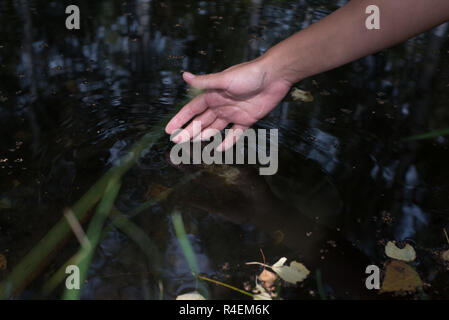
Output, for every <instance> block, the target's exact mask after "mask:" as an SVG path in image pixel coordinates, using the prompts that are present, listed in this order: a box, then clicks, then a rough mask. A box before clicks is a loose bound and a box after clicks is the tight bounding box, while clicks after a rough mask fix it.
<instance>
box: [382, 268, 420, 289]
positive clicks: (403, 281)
mask: <svg viewBox="0 0 449 320" xmlns="http://www.w3.org/2000/svg"><path fill="white" fill-rule="evenodd" d="M422 286H423V282H422V280H421V278H420V277H419V274H418V273H417V272H416V271H415V270H413V268H412V267H410V266H409V265H408V264H407V263H405V262H402V261H398V260H391V261H390V262H388V263H387V265H386V267H385V278H384V281H383V283H382V288H381V289H380V292H381V293H383V292H410V291H411V292H415V291H416V289H417V288H420V287H422Z"/></svg>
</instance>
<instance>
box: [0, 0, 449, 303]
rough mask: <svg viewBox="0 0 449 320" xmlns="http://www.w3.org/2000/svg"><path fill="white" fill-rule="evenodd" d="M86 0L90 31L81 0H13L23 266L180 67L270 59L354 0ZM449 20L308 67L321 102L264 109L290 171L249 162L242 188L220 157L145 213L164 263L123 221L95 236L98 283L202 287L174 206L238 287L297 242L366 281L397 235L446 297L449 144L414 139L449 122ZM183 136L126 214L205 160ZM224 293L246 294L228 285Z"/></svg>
mask: <svg viewBox="0 0 449 320" xmlns="http://www.w3.org/2000/svg"><path fill="white" fill-rule="evenodd" d="M78 3H79V6H80V9H81V14H82V24H81V30H79V31H76V32H75V31H68V30H66V29H64V28H63V26H64V21H65V17H66V15H65V14H64V11H65V7H66V5H68V4H69V2H67V1H51V2H49V1H40V0H28V1H27V0H16V1H13V0H9V1H2V3H1V4H0V21H2V28H1V29H0V124H1V126H0V133H1V139H0V177H1V179H0V200H1V202H0V203H1V206H0V232H1V233H0V253H2V254H4V255H5V256H6V257H7V258H8V270H7V271H10V270H11V269H12V268H13V267H14V265H15V264H16V263H17V262H18V261H19V260H20V258H21V257H23V256H24V255H25V253H27V252H28V251H29V250H30V249H31V248H32V246H33V245H34V244H35V243H36V242H37V241H38V240H39V239H41V238H42V236H43V235H44V234H45V233H46V232H47V231H48V230H49V229H50V227H51V226H52V225H53V224H54V223H55V222H56V221H57V220H58V218H59V217H61V214H62V212H63V209H64V208H65V207H68V206H70V205H71V204H73V203H74V202H75V201H76V200H78V199H79V198H80V196H81V195H82V194H83V193H84V192H85V191H86V190H87V189H88V188H89V186H90V185H92V183H93V182H94V181H96V179H98V178H99V177H100V176H101V174H102V173H103V172H105V171H106V169H107V168H109V167H110V166H113V165H114V164H116V163H117V161H118V159H119V158H120V157H121V156H122V155H124V154H125V153H126V151H127V150H128V149H129V147H130V146H131V144H132V143H133V142H134V141H136V140H137V139H138V138H139V137H141V136H142V135H143V134H145V133H147V132H148V131H149V130H150V129H151V128H152V126H153V125H154V124H155V123H157V122H158V121H159V120H160V119H161V118H162V117H163V116H164V115H166V114H167V113H168V112H170V111H171V110H174V108H176V107H177V104H179V103H180V101H182V100H183V99H184V98H185V97H186V86H185V84H184V83H183V81H182V79H181V77H180V72H181V70H189V71H192V72H198V73H202V72H215V71H219V70H222V69H224V68H226V67H228V66H230V65H232V64H235V63H238V62H242V61H246V60H248V59H252V58H254V57H257V56H259V55H260V54H262V53H263V52H264V51H265V50H266V49H267V48H269V47H270V46H271V45H273V44H275V43H277V42H278V41H280V40H281V39H283V38H285V37H287V36H288V35H290V34H292V33H294V32H295V31H297V30H300V29H301V28H304V27H306V26H308V25H310V24H311V23H313V22H316V21H317V20H319V19H321V18H322V17H324V16H326V15H327V14H329V12H331V11H332V10H334V9H336V8H338V7H339V6H341V5H343V4H344V3H345V1H337V0H322V1H320V0H310V1H287V0H286V1H269V0H251V1H224V0H223V1H182V2H181V1H170V0H167V1H154V0H153V1H151V0H135V1H128V2H122V1H78ZM447 34H448V33H447V25H443V26H441V27H439V28H437V29H435V30H433V31H432V32H428V33H426V34H423V35H421V36H419V37H417V38H415V39H413V40H410V41H408V42H407V43H405V44H403V45H399V46H397V47H395V48H393V49H390V50H386V51H383V52H381V53H379V54H376V55H374V56H370V57H367V58H364V59H361V60H359V61H357V62H355V63H353V64H350V65H347V66H344V67H342V68H339V69H337V70H334V71H331V72H327V73H325V74H322V75H318V76H316V77H313V78H311V79H307V80H305V81H303V82H302V83H301V84H299V85H298V86H299V87H301V88H302V89H306V90H310V91H311V92H312V93H313V95H314V97H315V101H314V102H313V103H310V104H305V103H298V102H294V101H292V100H291V99H290V98H289V97H287V98H286V99H285V100H284V101H283V102H282V103H281V105H280V106H279V107H278V108H277V109H275V110H274V111H273V112H272V113H271V114H270V115H268V116H267V117H266V118H265V119H264V120H263V121H261V122H260V123H259V124H258V126H259V127H263V128H279V129H280V154H279V156H280V159H279V172H278V174H277V175H275V176H273V177H268V178H266V179H265V178H262V177H260V176H257V175H255V174H254V172H253V171H254V170H253V169H255V168H246V167H245V168H240V167H238V168H237V170H238V171H237V180H236V181H237V182H238V183H237V184H231V185H229V184H227V183H228V182H229V181H228V180H226V179H223V175H224V176H225V177H226V174H227V173H226V172H225V173H223V172H221V171H218V172H217V171H214V170H211V171H209V172H208V174H207V175H204V176H202V178H201V179H199V180H197V181H194V182H192V184H190V185H189V186H187V187H185V188H183V189H182V190H180V191H179V192H176V193H175V195H174V196H173V198H171V201H169V202H168V203H165V202H164V203H161V204H159V205H154V206H152V207H151V208H149V209H147V210H146V211H145V212H144V213H142V214H140V215H139V216H137V217H135V218H134V219H133V221H134V222H135V223H136V224H137V225H138V226H139V227H141V228H142V230H143V231H144V232H145V233H146V234H147V235H148V236H149V237H150V238H151V239H152V240H153V241H154V242H155V244H156V245H157V247H158V248H159V249H160V252H162V253H163V267H162V268H161V270H160V274H159V276H158V277H155V276H154V274H153V273H152V272H150V270H151V268H150V265H151V262H149V258H148V257H147V256H145V254H144V253H143V252H142V250H140V249H139V247H138V246H137V245H136V244H135V243H134V242H133V241H132V240H131V239H129V238H128V237H126V236H125V235H124V234H122V233H120V232H119V231H114V232H112V233H110V234H109V235H108V237H107V238H106V239H104V240H103V241H102V243H101V245H100V247H99V249H98V250H97V253H96V255H95V258H94V261H93V263H92V265H91V268H90V270H89V282H88V285H87V286H86V288H87V290H85V291H84V298H117V299H126V298H149V299H156V298H158V297H159V295H160V293H161V288H163V290H162V294H163V297H164V298H173V297H175V296H176V295H178V294H180V293H184V292H186V291H189V290H191V289H193V288H194V287H195V280H194V279H193V278H192V276H191V274H190V271H189V269H188V266H187V263H186V261H185V260H184V257H183V255H182V253H181V250H180V247H179V244H178V242H177V240H176V237H175V236H174V231H173V230H172V226H171V222H170V219H169V217H168V216H169V213H170V212H171V210H172V209H173V207H178V208H181V210H182V214H183V219H184V222H185V224H186V229H187V232H188V234H189V239H190V240H191V243H192V244H193V246H194V249H195V252H196V254H197V259H198V261H199V264H200V270H201V271H202V272H204V273H205V274H207V275H208V276H210V277H216V278H218V279H220V280H222V281H224V282H226V283H230V284H233V285H235V286H237V287H243V283H244V282H247V281H251V282H252V281H253V277H254V275H255V274H256V273H257V270H256V269H254V267H252V268H250V267H249V266H245V265H244V263H245V262H247V261H260V256H259V248H262V249H263V250H264V253H265V255H266V256H267V259H268V260H269V261H270V262H275V261H276V260H277V259H278V258H279V257H281V256H287V257H289V258H291V259H297V260H298V261H302V262H304V263H305V264H306V265H307V266H310V268H311V270H316V269H320V270H321V271H322V274H323V280H324V283H325V288H326V290H327V292H328V294H329V295H331V296H335V297H347V296H349V297H358V296H364V295H365V294H366V293H364V292H363V289H360V286H361V282H362V280H361V279H362V276H363V271H364V269H363V268H364V266H366V265H367V264H368V263H370V262H374V263H376V264H379V265H380V264H381V263H382V261H384V259H385V257H384V256H383V245H384V244H385V242H386V241H387V240H390V239H396V240H410V241H413V242H414V244H415V246H416V248H417V251H418V257H422V260H421V261H422V262H423V263H422V264H419V265H417V266H416V267H417V270H418V271H420V272H421V273H420V274H421V276H422V278H423V280H424V281H425V282H428V283H431V284H432V289H429V290H427V291H426V292H427V293H428V294H429V295H430V296H432V297H446V298H447V297H448V296H449V292H448V291H447V288H446V291H444V288H442V285H444V283H447V279H446V282H444V281H441V279H445V278H444V276H442V275H441V274H442V273H441V272H442V271H443V270H442V268H441V267H439V266H438V263H437V260H438V257H437V256H435V255H434V254H433V253H432V252H431V250H429V249H432V248H434V249H443V248H444V246H445V243H444V236H443V233H442V229H443V227H446V228H447V229H449V224H448V218H447V217H448V214H449V209H448V208H449V205H448V204H449V198H448V197H449V196H448V195H449V183H448V181H449V176H448V172H449V171H448V170H447V163H448V160H449V153H448V146H449V142H448V140H447V138H439V139H436V140H428V141H418V142H417V141H412V142H410V141H405V140H404V138H406V137H409V136H411V135H413V134H416V133H422V132H426V131H428V130H430V129H438V128H445V127H447V123H448V120H449V111H447V110H448V109H447V105H446V103H445V102H446V101H448V92H449V88H448V85H449V72H448V68H447V66H448V64H449V61H448V59H449V53H448V52H449V42H448V41H447V38H448V37H447ZM169 148H170V143H169V141H168V137H166V139H162V140H161V141H159V143H158V145H157V146H156V147H154V148H153V149H152V151H151V152H149V153H148V154H146V155H145V157H143V158H142V159H141V160H140V161H139V162H138V164H137V165H136V166H134V167H133V168H132V170H131V171H130V172H128V173H127V174H126V176H125V177H124V181H123V187H122V190H121V192H120V195H119V198H118V201H117V202H116V205H117V207H118V208H119V209H120V210H121V211H122V212H123V213H127V212H129V211H130V210H132V209H133V208H135V207H137V206H138V205H139V204H141V203H143V202H144V201H146V200H147V199H148V198H151V192H149V189H151V186H155V185H161V186H164V187H167V188H170V187H172V186H174V185H175V184H176V183H177V182H178V181H179V180H180V179H181V178H182V177H183V176H186V175H187V174H189V172H191V170H196V169H191V168H179V167H174V166H172V165H171V164H170V163H169V161H167V159H166V155H165V154H166V152H167V151H168V150H169ZM226 170H231V169H229V168H227V169H226ZM252 170H253V171H252ZM211 199H213V201H211ZM279 234H282V239H281V240H280V241H278V240H279V237H278V236H276V235H279ZM276 239H277V240H276ZM335 243H337V244H338V246H337V249H335V247H334V246H333V245H330V244H335ZM353 245H354V246H353ZM76 248H77V244H76V242H75V241H73V242H70V243H69V244H67V245H66V246H65V247H64V249H61V250H60V252H58V254H57V257H56V261H55V262H51V261H49V262H48V266H47V269H46V271H45V272H44V273H43V275H42V276H40V277H39V278H37V279H36V281H35V282H33V283H32V284H31V286H30V287H29V288H28V290H27V291H25V292H24V295H25V296H26V297H28V296H29V297H37V296H36V295H37V294H38V288H39V286H40V285H41V284H42V283H43V282H44V281H45V278H46V274H50V273H51V272H53V271H54V270H55V268H56V267H57V265H58V263H61V262H63V261H65V260H66V259H67V258H68V257H70V256H71V254H73V252H74V250H76ZM356 248H358V249H359V250H358V249H356ZM225 265H226V266H229V268H224V267H223V266H225ZM7 271H5V272H4V273H0V277H2V278H3V277H4V276H5V275H6V274H7ZM442 277H443V278H442ZM161 279H162V280H161ZM342 279H343V280H344V281H343V280H342ZM161 283H162V286H161ZM443 287H444V286H443ZM311 291H315V292H316V282H315V280H314V276H312V277H311V278H310V279H308V280H306V282H305V283H304V285H303V286H302V287H300V288H298V289H295V290H293V289H292V290H287V292H286V293H285V294H286V297H287V298H288V297H291V298H299V297H301V298H317V297H318V296H317V295H316V294H313V293H312V294H311ZM55 294H56V297H58V296H60V292H58V293H55ZM210 294H211V297H212V298H242V297H241V296H240V295H239V294H236V293H233V292H229V290H228V289H224V288H221V287H210Z"/></svg>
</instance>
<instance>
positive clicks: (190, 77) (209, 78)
mask: <svg viewBox="0 0 449 320" xmlns="http://www.w3.org/2000/svg"><path fill="white" fill-rule="evenodd" d="M182 77H183V78H184V81H185V82H187V83H188V84H190V85H191V86H192V87H194V88H198V89H226V87H227V80H226V77H225V75H224V73H223V72H218V73H211V74H206V75H194V74H191V73H190V72H184V73H183V74H182Z"/></svg>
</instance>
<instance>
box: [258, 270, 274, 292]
mask: <svg viewBox="0 0 449 320" xmlns="http://www.w3.org/2000/svg"><path fill="white" fill-rule="evenodd" d="M259 279H260V281H261V282H262V286H263V287H264V288H265V289H267V290H269V289H271V288H272V287H273V286H274V283H275V282H276V280H277V279H278V276H277V275H276V273H274V272H271V271H268V270H267V269H263V271H262V273H261V274H260V275H259Z"/></svg>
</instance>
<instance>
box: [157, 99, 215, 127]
mask: <svg viewBox="0 0 449 320" xmlns="http://www.w3.org/2000/svg"><path fill="white" fill-rule="evenodd" d="M206 109H207V103H206V100H205V97H204V95H203V94H201V95H199V96H197V97H196V98H195V99H193V100H192V101H190V102H189V103H188V104H186V105H185V106H184V107H183V108H182V109H181V110H180V111H179V112H178V113H177V114H176V115H175V116H174V117H173V118H172V119H171V120H170V122H169V123H168V124H167V126H166V127H165V132H166V133H168V134H172V133H173V132H174V131H175V130H177V129H179V128H181V127H182V126H183V125H184V124H186V123H187V122H188V121H189V120H190V119H192V118H193V117H194V116H195V115H197V114H200V113H202V112H203V111H204V110H206Z"/></svg>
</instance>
